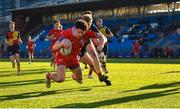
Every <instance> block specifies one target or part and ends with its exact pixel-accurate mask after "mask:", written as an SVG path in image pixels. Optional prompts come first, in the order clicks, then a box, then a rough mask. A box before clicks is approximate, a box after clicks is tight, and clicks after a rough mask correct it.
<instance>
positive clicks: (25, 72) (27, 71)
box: [0, 69, 55, 77]
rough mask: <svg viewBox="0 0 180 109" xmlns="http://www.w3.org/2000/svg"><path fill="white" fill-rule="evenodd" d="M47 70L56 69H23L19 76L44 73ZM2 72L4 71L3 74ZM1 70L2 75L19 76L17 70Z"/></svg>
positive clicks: (0, 75)
mask: <svg viewBox="0 0 180 109" xmlns="http://www.w3.org/2000/svg"><path fill="white" fill-rule="evenodd" d="M47 71H50V72H51V71H52V72H55V71H54V70H49V69H32V70H22V71H21V74H20V75H19V76H22V75H31V74H42V73H46V72H47ZM1 72H3V74H1ZM1 72H0V77H10V76H17V73H16V70H15V71H14V72H12V71H1Z"/></svg>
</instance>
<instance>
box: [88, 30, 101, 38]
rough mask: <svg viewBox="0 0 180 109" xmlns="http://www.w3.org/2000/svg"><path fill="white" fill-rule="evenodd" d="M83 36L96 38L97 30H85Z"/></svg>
mask: <svg viewBox="0 0 180 109" xmlns="http://www.w3.org/2000/svg"><path fill="white" fill-rule="evenodd" d="M85 37H86V38H97V37H98V35H97V32H93V31H87V32H86V33H85Z"/></svg>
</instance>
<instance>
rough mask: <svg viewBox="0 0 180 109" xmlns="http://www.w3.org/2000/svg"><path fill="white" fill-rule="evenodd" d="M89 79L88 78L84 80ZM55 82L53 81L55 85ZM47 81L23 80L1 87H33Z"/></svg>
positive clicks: (3, 83)
mask: <svg viewBox="0 0 180 109" xmlns="http://www.w3.org/2000/svg"><path fill="white" fill-rule="evenodd" d="M84 79H88V78H84ZM65 81H74V80H73V79H72V78H71V77H69V76H67V77H66V79H65ZM53 82H54V81H52V83H53ZM44 83H45V79H34V80H23V81H12V82H0V87H1V88H5V87H16V86H18V87H19V86H27V85H33V84H44Z"/></svg>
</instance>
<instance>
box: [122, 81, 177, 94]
mask: <svg viewBox="0 0 180 109" xmlns="http://www.w3.org/2000/svg"><path fill="white" fill-rule="evenodd" d="M178 86H180V82H172V83H167V84H153V85H148V86H144V87H141V88H138V89H134V90H127V91H123V92H132V91H141V90H150V89H162V88H171V87H178Z"/></svg>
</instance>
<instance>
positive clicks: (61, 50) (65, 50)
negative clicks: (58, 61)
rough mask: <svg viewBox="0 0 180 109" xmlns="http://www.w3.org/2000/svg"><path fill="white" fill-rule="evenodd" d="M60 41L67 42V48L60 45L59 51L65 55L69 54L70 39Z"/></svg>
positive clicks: (70, 47) (70, 48)
mask: <svg viewBox="0 0 180 109" xmlns="http://www.w3.org/2000/svg"><path fill="white" fill-rule="evenodd" d="M62 43H64V44H67V45H68V48H65V47H62V48H61V49H60V52H61V54H62V55H64V56H67V55H69V54H70V53H71V50H72V43H71V41H70V40H69V39H63V40H62Z"/></svg>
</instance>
